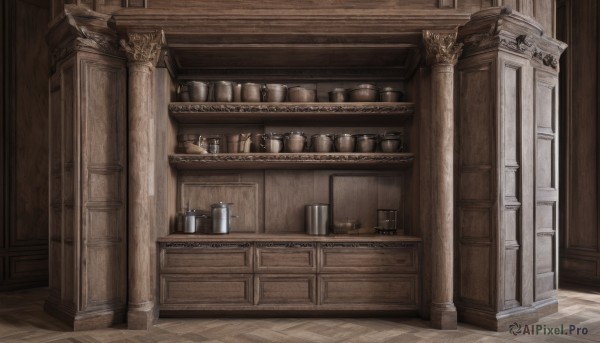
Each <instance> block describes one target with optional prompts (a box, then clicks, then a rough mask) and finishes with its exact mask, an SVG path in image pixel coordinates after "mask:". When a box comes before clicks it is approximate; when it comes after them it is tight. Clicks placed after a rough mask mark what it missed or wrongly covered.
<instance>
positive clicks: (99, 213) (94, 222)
mask: <svg viewBox="0 0 600 343" xmlns="http://www.w3.org/2000/svg"><path fill="white" fill-rule="evenodd" d="M88 218H89V222H88V224H89V225H88V228H89V229H88V230H89V233H88V237H89V242H90V243H93V242H95V241H116V240H119V239H121V238H124V237H120V235H119V229H120V228H121V226H120V225H119V223H120V222H121V210H120V209H115V208H108V209H88Z"/></svg>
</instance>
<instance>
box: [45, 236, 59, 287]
mask: <svg viewBox="0 0 600 343" xmlns="http://www.w3.org/2000/svg"><path fill="white" fill-rule="evenodd" d="M48 255H49V256H48V258H49V260H50V265H49V270H50V273H49V275H48V287H49V288H50V293H51V294H53V295H55V296H58V297H60V289H61V287H62V273H61V270H62V264H61V261H62V258H61V244H60V241H54V240H50V245H49V249H48Z"/></svg>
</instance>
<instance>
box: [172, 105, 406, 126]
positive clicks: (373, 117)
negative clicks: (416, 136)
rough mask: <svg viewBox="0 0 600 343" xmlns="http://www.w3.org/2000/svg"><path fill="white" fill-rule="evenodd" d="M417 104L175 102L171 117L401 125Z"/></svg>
mask: <svg viewBox="0 0 600 343" xmlns="http://www.w3.org/2000/svg"><path fill="white" fill-rule="evenodd" d="M414 112H415V105H414V104H413V103H409V102H345V103H327V102H314V103H294V102H284V103H266V102H262V103H234V102H228V103H219V102H174V103H171V104H169V113H170V114H171V117H173V118H175V119H176V120H177V121H178V122H180V123H184V124H215V123H238V124H239V123H248V124H251V123H259V124H261V123H263V124H273V123H289V122H297V121H307V122H310V121H314V120H318V122H319V124H323V123H328V122H331V123H334V122H337V123H338V124H339V122H340V121H341V120H343V122H344V123H353V122H354V123H356V122H361V123H364V122H371V121H377V123H378V124H382V125H383V124H396V125H400V124H403V123H405V122H406V121H407V120H409V119H411V118H412V116H413V114H414Z"/></svg>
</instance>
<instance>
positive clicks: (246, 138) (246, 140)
mask: <svg viewBox="0 0 600 343" xmlns="http://www.w3.org/2000/svg"><path fill="white" fill-rule="evenodd" d="M251 145H252V134H251V133H241V134H240V142H239V147H238V152H244V153H246V152H250V146H251Z"/></svg>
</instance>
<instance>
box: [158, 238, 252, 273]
mask: <svg viewBox="0 0 600 343" xmlns="http://www.w3.org/2000/svg"><path fill="white" fill-rule="evenodd" d="M236 245H237V244H235V243H233V244H231V245H228V244H223V245H221V246H220V247H214V248H213V247H210V246H209V245H206V246H205V247H203V248H195V249H162V250H161V252H160V272H161V273H251V272H252V248H251V247H249V246H248V247H236ZM238 246H239V245H238Z"/></svg>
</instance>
